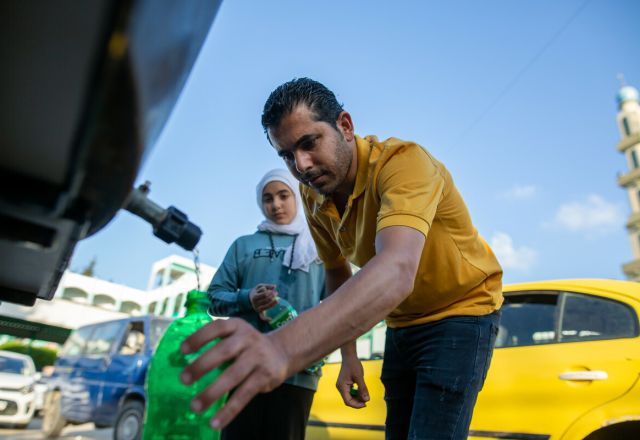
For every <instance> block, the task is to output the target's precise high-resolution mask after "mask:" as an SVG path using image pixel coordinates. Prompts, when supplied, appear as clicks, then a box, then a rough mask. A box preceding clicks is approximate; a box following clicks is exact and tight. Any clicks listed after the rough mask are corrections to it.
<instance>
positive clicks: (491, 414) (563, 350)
mask: <svg viewBox="0 0 640 440" xmlns="http://www.w3.org/2000/svg"><path fill="white" fill-rule="evenodd" d="M504 294H505V303H504V306H503V308H502V320H501V323H500V330H499V332H498V336H497V339H496V349H495V351H494V353H493V361H492V363H491V368H490V369H489V373H488V375H487V379H486V382H485V385H484V389H483V390H482V392H481V393H480V395H479V396H478V402H477V404H476V407H475V411H474V414H473V420H472V421H471V432H470V438H472V439H496V438H498V439H521V440H560V439H562V440H578V439H580V440H582V439H587V440H614V439H615V440H618V439H621V440H626V439H640V383H639V382H640V338H639V321H638V315H639V314H640V284H639V283H634V282H628V281H614V280H593V279H584V280H561V281H541V282H532V283H526V284H513V285H508V286H505V288H504ZM383 335H384V325H382V324H381V325H379V326H376V327H375V328H374V329H372V331H371V332H369V333H367V334H366V335H365V336H364V337H362V338H360V339H359V340H358V351H359V356H360V355H361V353H362V354H364V356H361V357H363V358H364V359H363V366H364V368H365V381H366V383H367V386H368V388H369V394H370V396H371V401H370V402H369V403H368V404H367V407H366V408H364V409H361V410H356V409H352V408H348V407H346V406H345V405H344V404H343V403H342V399H341V398H340V396H339V394H338V391H337V390H336V388H335V383H336V379H337V376H338V372H339V370H340V363H339V362H333V363H332V362H329V363H327V365H326V366H325V367H323V377H322V379H321V380H320V386H319V388H318V392H317V393H316V396H315V399H314V402H313V406H312V408H311V417H310V420H309V424H308V428H307V439H310V440H320V439H349V440H354V439H383V438H384V420H385V413H386V408H385V403H384V389H383V387H382V384H381V382H380V371H381V367H382V360H381V357H382V351H383V347H384V346H383V343H381V339H383ZM332 356H333V358H334V359H335V358H336V355H335V354H334V355H332ZM331 359H332V358H331V357H330V359H329V360H330V361H331Z"/></svg>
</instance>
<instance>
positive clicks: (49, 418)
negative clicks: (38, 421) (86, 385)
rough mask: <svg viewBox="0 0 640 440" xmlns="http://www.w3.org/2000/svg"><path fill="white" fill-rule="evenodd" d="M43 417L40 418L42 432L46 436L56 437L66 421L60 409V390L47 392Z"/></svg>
mask: <svg viewBox="0 0 640 440" xmlns="http://www.w3.org/2000/svg"><path fill="white" fill-rule="evenodd" d="M44 407H45V411H44V417H43V418H42V433H43V434H44V436H45V437H46V438H57V437H58V436H59V435H60V432H62V429H63V428H64V425H66V424H67V421H66V420H65V419H64V417H62V413H61V411H60V392H59V391H51V392H50V393H47V396H46V400H45V406H44Z"/></svg>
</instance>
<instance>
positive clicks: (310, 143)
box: [302, 138, 316, 150]
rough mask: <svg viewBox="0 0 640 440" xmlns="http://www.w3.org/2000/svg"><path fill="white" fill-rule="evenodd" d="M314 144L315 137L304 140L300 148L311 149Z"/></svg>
mask: <svg viewBox="0 0 640 440" xmlns="http://www.w3.org/2000/svg"><path fill="white" fill-rule="evenodd" d="M315 144H316V139H315V138H313V139H309V140H308V141H306V142H304V143H303V144H302V148H304V149H305V150H311V149H313V147H314V146H315Z"/></svg>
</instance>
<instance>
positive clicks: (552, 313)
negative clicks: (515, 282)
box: [495, 293, 558, 348]
mask: <svg viewBox="0 0 640 440" xmlns="http://www.w3.org/2000/svg"><path fill="white" fill-rule="evenodd" d="M557 303H558V295H557V294H553V293H531V294H527V293H518V294H511V295H505V301H504V304H503V306H502V318H501V319H500V326H499V330H498V336H497V337H496V345H495V346H496V348H502V347H520V346H524V345H540V344H550V343H553V342H556V331H555V327H556V326H555V322H556V320H555V317H556V311H557Z"/></svg>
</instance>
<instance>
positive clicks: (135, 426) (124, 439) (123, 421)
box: [113, 400, 144, 440]
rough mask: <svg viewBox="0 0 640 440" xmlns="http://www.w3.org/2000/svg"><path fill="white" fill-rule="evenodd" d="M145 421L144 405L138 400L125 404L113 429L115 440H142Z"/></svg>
mask: <svg viewBox="0 0 640 440" xmlns="http://www.w3.org/2000/svg"><path fill="white" fill-rule="evenodd" d="M143 420H144V404H143V403H142V402H140V401H138V400H129V401H127V402H125V404H124V405H122V408H120V412H119V413H118V418H117V419H116V425H115V426H114V427H113V440H140V439H141V438H142V423H143Z"/></svg>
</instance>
